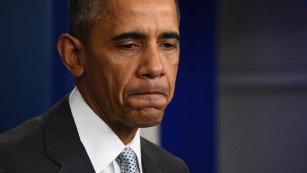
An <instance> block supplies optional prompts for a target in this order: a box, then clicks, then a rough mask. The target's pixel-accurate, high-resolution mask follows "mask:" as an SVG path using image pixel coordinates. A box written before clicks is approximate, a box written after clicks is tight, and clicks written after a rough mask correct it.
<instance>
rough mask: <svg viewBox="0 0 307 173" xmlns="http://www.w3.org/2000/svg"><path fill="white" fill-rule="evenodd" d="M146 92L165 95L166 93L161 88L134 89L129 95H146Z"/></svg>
mask: <svg viewBox="0 0 307 173" xmlns="http://www.w3.org/2000/svg"><path fill="white" fill-rule="evenodd" d="M146 94H153V95H154V94H158V95H164V96H166V95H167V94H166V93H165V92H163V91H161V90H152V89H150V90H142V91H136V92H133V93H131V95H146Z"/></svg>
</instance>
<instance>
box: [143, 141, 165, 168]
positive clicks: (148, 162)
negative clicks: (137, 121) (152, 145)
mask: <svg viewBox="0 0 307 173" xmlns="http://www.w3.org/2000/svg"><path fill="white" fill-rule="evenodd" d="M141 154H142V167H143V172H144V173H162V170H161V168H159V166H158V160H156V159H155V158H154V157H153V156H152V153H151V152H150V151H149V150H148V147H147V146H146V144H145V143H144V142H143V139H142V138H141Z"/></svg>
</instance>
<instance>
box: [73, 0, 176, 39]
mask: <svg viewBox="0 0 307 173" xmlns="http://www.w3.org/2000/svg"><path fill="white" fill-rule="evenodd" d="M174 1H175V4H176V8H177V14H178V21H180V11H179V7H178V1H177V0H174ZM106 2H107V0H68V21H69V32H70V34H71V35H73V36H75V37H77V38H79V39H80V40H81V41H82V42H83V43H84V44H87V39H88V35H89V31H90V29H91V27H92V26H93V24H95V21H96V19H97V18H98V17H100V16H101V15H103V13H104V12H105V11H106V10H105V7H106Z"/></svg>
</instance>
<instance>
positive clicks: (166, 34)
mask: <svg viewBox="0 0 307 173" xmlns="http://www.w3.org/2000/svg"><path fill="white" fill-rule="evenodd" d="M144 38H146V35H145V34H142V33H138V32H125V33H122V34H120V35H118V36H115V37H112V38H111V41H114V42H119V41H123V40H127V39H136V40H140V39H144ZM159 38H162V39H175V40H177V41H180V36H179V34H178V33H177V32H163V33H162V34H160V36H159Z"/></svg>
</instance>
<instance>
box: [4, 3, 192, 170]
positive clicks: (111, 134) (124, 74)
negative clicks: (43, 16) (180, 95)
mask: <svg viewBox="0 0 307 173" xmlns="http://www.w3.org/2000/svg"><path fill="white" fill-rule="evenodd" d="M176 3H177V2H176V1H174V0H154V1H152V0H83V1H82V0H70V2H69V21H70V34H63V35H61V36H60V38H59V41H58V50H59V53H60V56H61V58H62V61H63V63H64V65H65V66H66V67H67V69H68V70H69V71H70V72H71V73H72V75H73V76H74V80H75V85H76V87H75V89H74V90H73V91H72V92H71V93H70V95H69V96H67V97H65V98H64V99H63V100H62V101H61V102H59V103H58V104H57V105H55V106H54V107H53V108H52V109H50V110H49V111H48V112H46V113H45V114H43V115H42V116H39V117H37V118H34V119H32V120H30V121H28V122H26V123H24V124H23V125H21V126H19V127H17V128H15V129H13V130H10V131H8V132H6V133H5V134H2V135H1V137H0V172H5V173H20V172H26V173H27V172H29V173H30V172H31V173H36V172H37V173H38V172H39V173H45V172H46V173H49V172H63V173H64V172H67V173H76V172H80V173H81V172H84V173H85V172H86V173H90V172H97V173H111V172H112V173H113V172H115V173H119V172H125V171H126V169H130V167H133V169H134V170H129V171H132V172H140V173H150V172H152V173H159V172H161V173H181V172H182V173H183V172H188V169H187V167H186V166H185V164H184V162H182V161H181V160H180V159H178V158H176V157H174V156H172V155H171V154H169V153H168V152H166V151H165V150H163V149H161V148H160V147H158V146H156V145H154V144H152V143H151V142H149V141H147V140H145V139H143V138H140V136H139V130H138V128H140V127H150V126H154V125H157V124H159V123H160V122H161V120H162V117H163V113H164V109H165V108H166V106H167V104H168V103H169V102H170V101H171V99H172V97H173V93H174V88H175V80H176V73H177V67H178V61H179V13H178V11H177V8H178V7H177V4H176ZM126 155H129V156H130V157H129V158H126ZM131 158H132V159H131ZM132 162H133V163H132Z"/></svg>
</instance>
